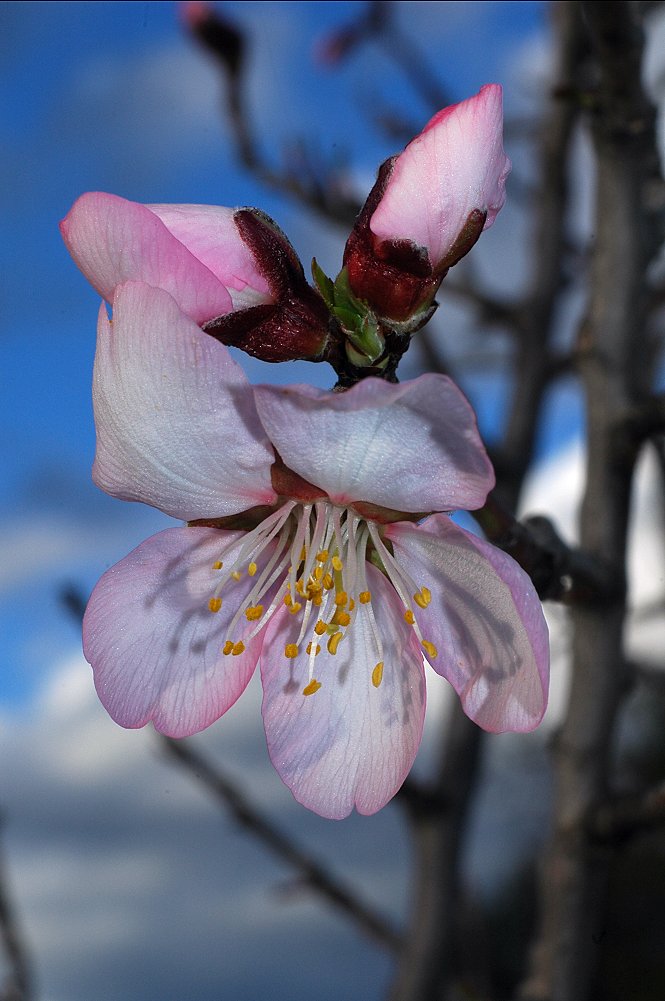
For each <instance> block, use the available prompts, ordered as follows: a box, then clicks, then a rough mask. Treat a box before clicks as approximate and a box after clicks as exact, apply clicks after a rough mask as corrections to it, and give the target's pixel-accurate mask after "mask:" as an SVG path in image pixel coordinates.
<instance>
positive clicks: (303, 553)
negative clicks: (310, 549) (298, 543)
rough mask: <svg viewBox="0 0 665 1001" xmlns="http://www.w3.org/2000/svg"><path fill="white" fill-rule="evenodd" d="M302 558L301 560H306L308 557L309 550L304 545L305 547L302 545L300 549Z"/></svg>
mask: <svg viewBox="0 0 665 1001" xmlns="http://www.w3.org/2000/svg"><path fill="white" fill-rule="evenodd" d="M300 559H301V560H305V559H307V550H306V549H305V547H304V546H303V547H302V549H301V550H300Z"/></svg>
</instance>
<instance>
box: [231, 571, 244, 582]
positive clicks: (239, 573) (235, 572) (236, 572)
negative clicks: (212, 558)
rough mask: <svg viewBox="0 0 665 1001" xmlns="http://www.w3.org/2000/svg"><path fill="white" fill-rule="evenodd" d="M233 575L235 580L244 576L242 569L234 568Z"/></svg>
mask: <svg viewBox="0 0 665 1001" xmlns="http://www.w3.org/2000/svg"><path fill="white" fill-rule="evenodd" d="M231 576H232V577H233V579H234V580H240V578H241V577H242V573H241V572H240V570H234V571H233V573H232V574H231Z"/></svg>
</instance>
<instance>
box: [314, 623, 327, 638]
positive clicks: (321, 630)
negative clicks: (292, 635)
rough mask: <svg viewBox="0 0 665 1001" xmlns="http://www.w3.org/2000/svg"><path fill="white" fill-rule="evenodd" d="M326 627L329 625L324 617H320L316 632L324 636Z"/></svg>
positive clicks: (315, 627) (315, 628)
mask: <svg viewBox="0 0 665 1001" xmlns="http://www.w3.org/2000/svg"><path fill="white" fill-rule="evenodd" d="M326 628H327V627H326V624H325V622H324V621H323V619H319V621H318V622H317V623H316V625H315V626H314V632H315V633H316V635H317V636H323V634H324V633H325V631H326Z"/></svg>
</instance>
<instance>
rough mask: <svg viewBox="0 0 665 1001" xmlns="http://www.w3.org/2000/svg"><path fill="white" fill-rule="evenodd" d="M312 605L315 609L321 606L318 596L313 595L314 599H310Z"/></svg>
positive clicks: (321, 599)
mask: <svg viewBox="0 0 665 1001" xmlns="http://www.w3.org/2000/svg"><path fill="white" fill-rule="evenodd" d="M312 604H313V605H316V607H317V608H320V607H321V605H322V604H323V598H322V597H321V595H320V594H315V595H314V597H313V598H312Z"/></svg>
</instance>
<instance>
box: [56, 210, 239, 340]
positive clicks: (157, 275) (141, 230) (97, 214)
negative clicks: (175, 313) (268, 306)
mask: <svg viewBox="0 0 665 1001" xmlns="http://www.w3.org/2000/svg"><path fill="white" fill-rule="evenodd" d="M60 230H61V232H62V236H63V239H64V241H65V244H66V245H67V249H68V250H69V252H70V254H71V255H72V257H73V258H74V260H75V262H76V264H77V265H78V266H79V268H80V269H81V271H82V272H83V274H84V275H85V276H86V278H87V279H88V281H89V282H90V283H91V284H92V285H93V286H94V288H96V289H97V291H98V292H99V294H100V295H101V296H103V298H104V299H106V301H107V302H111V301H112V300H113V293H114V291H115V289H116V286H118V285H121V284H122V283H123V282H128V281H140V282H146V284H148V285H154V286H155V287H157V288H163V289H165V290H166V291H167V292H170V293H171V295H172V296H173V297H174V299H175V300H176V302H177V303H178V305H179V306H180V308H181V309H182V311H183V312H184V313H186V314H187V316H189V317H191V318H192V320H194V321H195V322H196V323H205V322H206V321H207V320H210V319H212V317H214V316H220V315H221V314H223V313H228V312H229V311H230V310H231V309H232V308H233V303H232V301H231V296H230V295H229V292H228V291H227V289H226V288H225V286H224V285H223V284H222V283H221V282H220V280H219V278H217V277H216V276H215V275H214V274H213V273H212V271H210V270H209V269H208V268H207V267H206V266H205V264H202V263H201V261H200V260H198V259H197V258H196V257H195V256H194V254H192V253H190V251H189V250H188V249H187V247H185V246H184V244H182V243H181V242H180V241H179V240H177V239H176V238H175V237H174V236H173V235H172V234H171V233H170V232H169V231H168V229H167V228H166V226H165V225H164V223H163V222H162V221H161V219H159V218H158V217H157V216H156V215H155V213H154V212H151V211H150V209H149V208H147V207H146V206H145V205H140V204H138V202H130V201H127V200H126V199H125V198H119V197H118V196H117V195H108V194H105V193H103V192H90V193H88V194H86V195H82V196H81V197H80V198H79V199H78V201H76V202H75V203H74V205H73V207H72V208H71V209H70V211H69V214H68V215H67V216H66V218H65V219H63V221H62V222H61V223H60Z"/></svg>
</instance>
